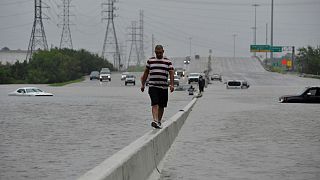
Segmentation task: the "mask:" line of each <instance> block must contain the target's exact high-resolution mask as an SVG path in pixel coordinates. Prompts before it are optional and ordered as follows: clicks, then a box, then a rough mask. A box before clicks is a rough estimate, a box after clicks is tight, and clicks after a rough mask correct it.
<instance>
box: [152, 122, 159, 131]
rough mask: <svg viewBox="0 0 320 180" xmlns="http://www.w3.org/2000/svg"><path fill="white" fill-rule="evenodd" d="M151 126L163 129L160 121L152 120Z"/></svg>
mask: <svg viewBox="0 0 320 180" xmlns="http://www.w3.org/2000/svg"><path fill="white" fill-rule="evenodd" d="M151 126H152V127H153V128H155V129H161V127H160V126H159V125H158V123H157V122H154V121H152V122H151Z"/></svg>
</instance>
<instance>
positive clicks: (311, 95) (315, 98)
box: [279, 86, 320, 103]
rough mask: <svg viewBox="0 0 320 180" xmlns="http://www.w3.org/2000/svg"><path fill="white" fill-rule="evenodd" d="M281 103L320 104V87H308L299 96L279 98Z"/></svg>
mask: <svg viewBox="0 0 320 180" xmlns="http://www.w3.org/2000/svg"><path fill="white" fill-rule="evenodd" d="M279 102H280V103H320V87H317V86H312V87H306V88H305V89H304V90H303V91H302V93H299V94H297V95H285V96H281V97H279Z"/></svg>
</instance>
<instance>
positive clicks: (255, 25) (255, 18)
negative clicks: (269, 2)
mask: <svg viewBox="0 0 320 180" xmlns="http://www.w3.org/2000/svg"><path fill="white" fill-rule="evenodd" d="M252 6H253V7H254V28H253V30H254V37H253V38H254V39H253V43H254V45H256V44H257V7H258V6H259V4H253V5H252ZM253 55H254V56H256V52H254V53H253Z"/></svg>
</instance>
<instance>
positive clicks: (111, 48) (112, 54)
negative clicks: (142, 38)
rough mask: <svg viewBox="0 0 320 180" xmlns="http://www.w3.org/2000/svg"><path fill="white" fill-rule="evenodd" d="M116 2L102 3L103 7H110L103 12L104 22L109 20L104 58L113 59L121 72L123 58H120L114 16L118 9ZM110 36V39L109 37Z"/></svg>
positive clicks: (104, 45)
mask: <svg viewBox="0 0 320 180" xmlns="http://www.w3.org/2000/svg"><path fill="white" fill-rule="evenodd" d="M114 2H115V0H108V2H107V3H102V4H101V5H102V7H104V6H108V8H107V10H102V15H103V17H102V20H105V19H106V20H108V22H107V30H106V34H105V38H104V42H103V48H102V57H103V58H105V59H107V60H108V58H110V59H111V58H113V66H114V67H116V68H117V69H118V70H120V64H121V56H120V50H119V44H118V39H117V34H116V29H115V26H114V21H113V19H114V17H115V16H116V15H115V14H114V10H115V9H116V8H115V7H114ZM105 14H107V17H104V15H105ZM109 36H110V37H109Z"/></svg>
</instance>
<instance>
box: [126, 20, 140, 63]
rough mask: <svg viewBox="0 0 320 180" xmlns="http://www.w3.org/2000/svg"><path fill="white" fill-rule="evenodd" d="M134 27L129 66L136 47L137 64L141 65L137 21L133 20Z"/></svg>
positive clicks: (132, 29)
mask: <svg viewBox="0 0 320 180" xmlns="http://www.w3.org/2000/svg"><path fill="white" fill-rule="evenodd" d="M131 24H132V27H131V34H130V35H131V40H130V41H131V48H130V53H129V58H128V67H129V66H130V63H131V62H130V61H131V58H132V57H131V56H132V55H133V49H135V52H136V58H137V61H136V65H140V57H139V50H138V45H137V35H138V34H137V29H138V28H137V22H136V21H132V23H131Z"/></svg>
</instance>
